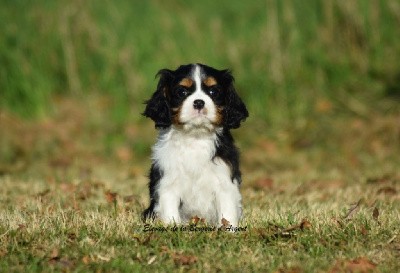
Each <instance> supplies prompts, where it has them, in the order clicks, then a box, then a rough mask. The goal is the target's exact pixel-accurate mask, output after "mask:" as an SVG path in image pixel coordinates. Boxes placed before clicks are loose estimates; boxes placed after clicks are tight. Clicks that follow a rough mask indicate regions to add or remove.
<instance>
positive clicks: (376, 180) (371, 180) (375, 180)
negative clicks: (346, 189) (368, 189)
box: [367, 175, 391, 184]
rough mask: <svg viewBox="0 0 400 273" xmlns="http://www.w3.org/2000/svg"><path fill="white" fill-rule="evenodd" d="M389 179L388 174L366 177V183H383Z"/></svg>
mask: <svg viewBox="0 0 400 273" xmlns="http://www.w3.org/2000/svg"><path fill="white" fill-rule="evenodd" d="M390 180H391V177H390V175H384V176H381V177H373V178H368V179H367V183H368V184H384V183H387V182H390Z"/></svg>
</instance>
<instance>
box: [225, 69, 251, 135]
mask: <svg viewBox="0 0 400 273" xmlns="http://www.w3.org/2000/svg"><path fill="white" fill-rule="evenodd" d="M225 79H226V81H227V82H228V86H229V87H228V89H227V92H228V93H227V95H226V99H225V108H224V123H223V124H224V127H226V128H228V129H236V128H239V127H240V122H242V121H243V120H245V119H246V118H247V117H248V116H249V112H248V111H247V108H246V106H245V105H244V103H243V101H242V100H241V99H240V97H239V95H238V94H237V92H236V90H235V87H234V86H233V81H234V79H233V77H232V75H231V73H230V72H229V71H226V73H225Z"/></svg>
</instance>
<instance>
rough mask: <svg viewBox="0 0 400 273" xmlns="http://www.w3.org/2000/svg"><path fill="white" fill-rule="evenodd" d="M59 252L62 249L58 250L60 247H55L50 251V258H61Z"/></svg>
mask: <svg viewBox="0 0 400 273" xmlns="http://www.w3.org/2000/svg"><path fill="white" fill-rule="evenodd" d="M59 254H60V251H59V250H58V248H54V249H53V250H52V251H51V253H50V256H49V260H56V259H59V258H60V257H59Z"/></svg>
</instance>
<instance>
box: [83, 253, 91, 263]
mask: <svg viewBox="0 0 400 273" xmlns="http://www.w3.org/2000/svg"><path fill="white" fill-rule="evenodd" d="M82 262H83V263H84V264H89V263H90V257H89V256H87V255H86V256H83V257H82Z"/></svg>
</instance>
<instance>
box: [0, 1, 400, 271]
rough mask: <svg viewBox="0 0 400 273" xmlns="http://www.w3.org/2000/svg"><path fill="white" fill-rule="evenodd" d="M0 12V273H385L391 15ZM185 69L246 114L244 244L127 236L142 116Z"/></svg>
mask: <svg viewBox="0 0 400 273" xmlns="http://www.w3.org/2000/svg"><path fill="white" fill-rule="evenodd" d="M0 6H1V8H0V22H1V24H2V26H3V27H2V28H0V40H1V41H3V43H1V44H0V62H1V64H2V65H1V66H0V107H1V108H0V183H1V187H0V272H3V271H5V272H21V271H24V272H25V271H26V272H58V271H64V272H88V271H96V272H97V271H98V272H109V271H116V272H132V271H133V272H143V271H149V272H170V271H179V272H182V271H189V272H209V271H211V272H216V271H222V272H237V271H244V272H257V271H262V272H286V273H289V272H370V271H372V272H397V271H400V265H399V263H398V260H399V257H400V239H399V238H400V237H399V236H400V234H399V228H398V227H399V226H400V214H399V212H400V202H399V192H400V186H399V185H400V172H399V166H400V162H399V156H398V154H400V140H399V139H400V138H399V137H400V125H399V117H400V113H399V107H398V98H399V77H398V75H399V71H400V69H399V64H398V62H395V61H393V60H394V57H393V56H398V55H399V53H400V52H399V51H400V40H399V39H400V38H399V37H400V33H399V31H400V29H399V28H398V21H399V18H400V17H399V16H400V7H399V5H398V3H397V1H396V0H388V1H383V0H382V1H361V0H360V1H351V2H349V1H348V3H347V2H345V1H309V2H308V3H307V5H305V4H304V3H303V2H300V1H294V0H291V1H253V2H252V4H249V3H245V2H243V1H242V2H240V1H233V2H232V1H229V2H228V1H218V2H217V3H211V2H210V1H203V2H199V1H169V2H168V3H167V2H163V1H146V2H143V1H133V2H132V1H118V2H115V1H114V2H112V1H103V2H102V4H101V5H99V4H98V3H97V2H95V1H61V0H58V1H52V2H51V3H50V2H45V1H36V2H35V3H32V2H30V1H3V2H1V4H0ZM188 62H203V63H206V64H209V65H212V66H215V67H220V68H225V67H228V68H232V69H233V71H234V75H235V76H236V86H237V88H238V91H239V93H240V94H241V96H242V97H243V99H244V100H245V102H246V104H247V106H248V108H249V112H250V118H249V119H248V120H247V121H246V123H244V125H243V127H242V128H240V129H239V130H235V131H234V135H235V139H236V140H237V144H238V145H239V147H240V148H241V151H242V171H243V180H244V182H243V187H242V188H241V191H242V195H243V204H244V217H243V219H242V222H241V225H240V226H241V227H243V228H246V230H245V231H240V232H237V233H235V234H231V233H227V232H221V231H208V232H200V231H198V232H190V231H179V229H178V231H170V230H169V231H166V232H163V231H157V230H155V231H154V232H146V231H144V229H145V226H144V224H143V223H142V222H141V221H140V212H141V211H142V210H143V208H144V207H145V206H146V205H147V204H148V192H147V178H146V175H147V171H148V168H149V165H150V158H149V154H150V146H151V145H152V144H153V143H154V140H155V137H156V132H155V130H154V128H153V124H152V123H151V122H150V121H149V120H145V119H144V118H143V117H142V116H141V115H140V113H141V112H142V111H143V104H142V102H143V101H144V100H145V99H147V98H148V97H149V96H150V94H151V93H152V91H153V90H154V88H155V85H156V80H154V75H155V73H156V72H157V70H158V69H160V68H164V67H168V68H173V67H176V66H178V65H179V64H181V63H188ZM197 227H198V228H204V225H203V224H202V223H198V224H197ZM151 228H161V227H160V226H159V225H158V224H157V223H155V224H152V225H151ZM170 228H171V227H168V229H170Z"/></svg>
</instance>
